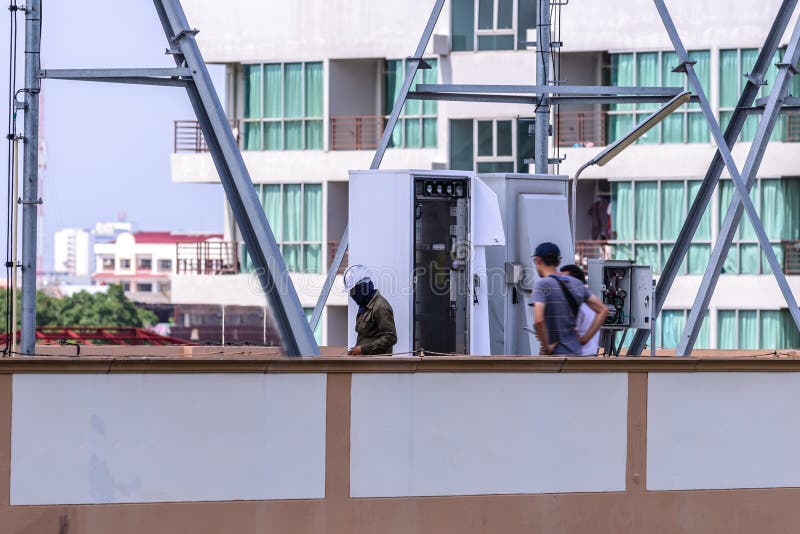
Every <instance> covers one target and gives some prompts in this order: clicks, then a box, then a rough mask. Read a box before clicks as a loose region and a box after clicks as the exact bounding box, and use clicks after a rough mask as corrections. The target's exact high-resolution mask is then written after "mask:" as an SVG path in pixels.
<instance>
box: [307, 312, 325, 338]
mask: <svg viewBox="0 0 800 534" xmlns="http://www.w3.org/2000/svg"><path fill="white" fill-rule="evenodd" d="M303 312H304V313H305V314H306V321H309V322H311V316H312V315H314V308H303ZM314 339H316V340H317V344H320V343H322V321H319V322H318V323H317V328H315V329H314Z"/></svg>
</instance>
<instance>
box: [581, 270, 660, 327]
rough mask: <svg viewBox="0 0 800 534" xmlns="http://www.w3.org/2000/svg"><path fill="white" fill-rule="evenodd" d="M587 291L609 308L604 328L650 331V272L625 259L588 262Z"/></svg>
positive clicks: (651, 290) (651, 295)
mask: <svg viewBox="0 0 800 534" xmlns="http://www.w3.org/2000/svg"><path fill="white" fill-rule="evenodd" d="M589 289H590V290H591V292H592V293H593V294H594V295H596V296H597V298H599V299H600V301H601V302H602V303H603V304H605V305H606V306H607V307H608V312H609V313H608V318H607V319H606V322H605V324H604V325H603V328H606V329H612V330H613V329H616V330H623V329H627V328H633V329H643V330H650V328H651V326H652V324H651V322H652V315H653V270H652V268H651V267H650V266H649V265H634V264H633V262H632V261H626V260H589Z"/></svg>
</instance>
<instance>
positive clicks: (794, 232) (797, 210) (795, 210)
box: [762, 178, 800, 240]
mask: <svg viewBox="0 0 800 534" xmlns="http://www.w3.org/2000/svg"><path fill="white" fill-rule="evenodd" d="M781 182H782V185H783V203H784V205H783V207H782V208H781V209H782V210H783V214H784V216H785V217H786V220H785V221H784V225H783V235H781V239H786V240H797V239H800V178H783V180H781ZM768 209H773V207H772V206H768ZM762 213H763V212H762Z"/></svg>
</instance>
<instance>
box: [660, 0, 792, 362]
mask: <svg viewBox="0 0 800 534" xmlns="http://www.w3.org/2000/svg"><path fill="white" fill-rule="evenodd" d="M654 2H655V4H656V8H657V9H658V12H659V14H660V15H661V19H662V20H663V22H664V26H665V28H666V30H667V34H668V35H669V38H670V40H671V41H672V44H673V46H674V47H675V52H676V53H677V55H678V59H679V60H680V61H681V65H680V68H681V69H682V70H684V71H685V73H686V77H687V78H688V80H689V84H690V86H691V87H692V89H693V90H694V92H695V93H696V94H697V96H698V98H699V100H700V108H701V109H702V111H703V114H704V115H705V117H706V122H707V123H708V128H709V130H711V136H712V137H713V139H714V142H715V143H716V144H717V146H718V147H719V151H720V154H721V155H722V159H723V160H724V161H725V167H726V168H727V169H728V172H729V173H730V175H731V179H732V181H733V184H734V186H735V187H736V193H737V195H735V196H734V203H737V200H736V196H738V197H739V199H738V201H739V202H741V203H742V204H744V210H745V212H747V216H748V218H749V219H750V222H751V223H752V225H753V229H754V230H755V232H756V235H757V236H758V241H759V243H760V244H761V247H762V248H763V251H764V254H765V255H766V257H767V262H768V263H769V265H770V268H771V269H772V274H773V275H774V276H775V280H776V281H777V282H778V286H779V287H780V289H781V293H782V294H783V297H784V299H785V300H786V304H787V305H788V306H789V312H790V313H791V314H792V317H793V318H794V320H795V324H796V325H798V329H800V308H798V306H797V301H796V300H795V298H794V295H793V294H792V291H791V288H790V287H789V283H788V282H787V280H786V276H785V275H784V274H783V271H782V268H781V266H780V263H779V262H778V258H777V256H776V255H775V251H774V250H772V245H771V244H770V242H769V238H768V237H767V233H766V232H765V231H764V226H763V225H762V224H761V219H760V218H759V217H758V213H757V212H756V208H755V206H754V205H753V201H752V199H751V198H750V195H749V191H748V187H747V183H746V182H745V179H752V178H754V177H755V171H756V170H757V166H758V164H760V161H761V157H760V156H758V155H757V153H758V152H761V156H763V151H764V150H765V149H766V143H767V142H768V140H769V136H770V134H771V133H772V129H773V127H774V125H775V121H777V118H778V113H780V107H781V104H782V102H783V95H784V94H785V90H786V80H787V79H788V78H785V75H786V74H787V69H788V65H787V66H786V67H785V68H784V69H781V70H780V72H779V73H778V80H779V82H778V83H776V85H777V86H779V87H778V90H777V91H775V90H773V93H772V94H771V95H770V99H769V103H768V105H767V111H765V113H764V117H762V120H761V122H760V123H759V127H758V131H757V133H756V140H755V141H754V143H753V146H752V147H751V149H750V154H749V155H748V158H747V160H748V166H747V167H746V169H745V170H746V171H748V172H747V174H746V175H745V177H744V178H743V177H742V175H741V174H740V173H739V170H738V168H737V167H736V162H735V161H734V160H733V155H732V154H731V151H730V149H729V148H728V146H727V144H726V143H725V138H724V136H723V134H722V130H721V129H720V127H719V123H718V122H717V119H716V117H715V116H714V112H713V111H712V110H711V105H710V104H709V103H708V98H706V94H705V90H704V89H703V85H702V84H701V83H700V79H699V78H698V77H697V73H695V71H694V65H693V62H692V61H691V59H690V58H689V55H688V53H687V52H686V48H685V47H684V45H683V42H682V41H681V39H680V36H679V35H678V32H677V30H676V29H675V24H674V23H673V21H672V17H671V16H670V14H669V10H668V9H667V6H666V5H665V4H664V1H663V0H654ZM798 39H800V21H798V24H797V26H796V28H795V32H794V33H793V34H792V39H791V41H790V45H789V46H790V49H791V51H792V53H791V54H790V53H789V52H787V55H788V56H790V57H794V56H795V54H797V50H796V47H797V44H798ZM796 61H797V58H796V57H794V59H793V62H796ZM782 75H783V76H784V79H781V77H782ZM776 104H777V105H776ZM754 151H755V153H754ZM716 249H717V247H715V250H716ZM720 261H721V260H720ZM708 270H710V268H709V269H708ZM708 270H707V271H706V272H707V273H708ZM713 289H714V286H713V285H711V286H709V287H708V288H707V289H706V290H707V292H712V291H713ZM709 298H710V297H709ZM704 312H705V310H702V311H701V310H698V309H697V301H695V306H693V307H692V312H691V313H690V314H689V320H688V321H687V325H686V331H685V332H684V337H683V338H682V339H681V344H680V345H679V347H678V352H677V354H679V355H686V354H690V353H691V349H692V346H693V344H694V341H693V340H692V339H689V340H688V341H687V339H686V338H687V333H689V335H691V332H690V331H693V332H695V334H694V338H696V333H697V332H699V330H700V324H701V323H702V319H701V318H700V314H701V313H704ZM682 349H683V350H682ZM687 349H688V352H686V350H687Z"/></svg>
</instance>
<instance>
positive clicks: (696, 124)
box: [686, 111, 710, 143]
mask: <svg viewBox="0 0 800 534" xmlns="http://www.w3.org/2000/svg"><path fill="white" fill-rule="evenodd" d="M686 116H687V117H688V119H689V142H690V143H708V140H709V135H710V133H709V131H708V123H707V122H706V117H705V115H703V114H702V113H701V112H699V111H697V112H694V113H687V114H686Z"/></svg>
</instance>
